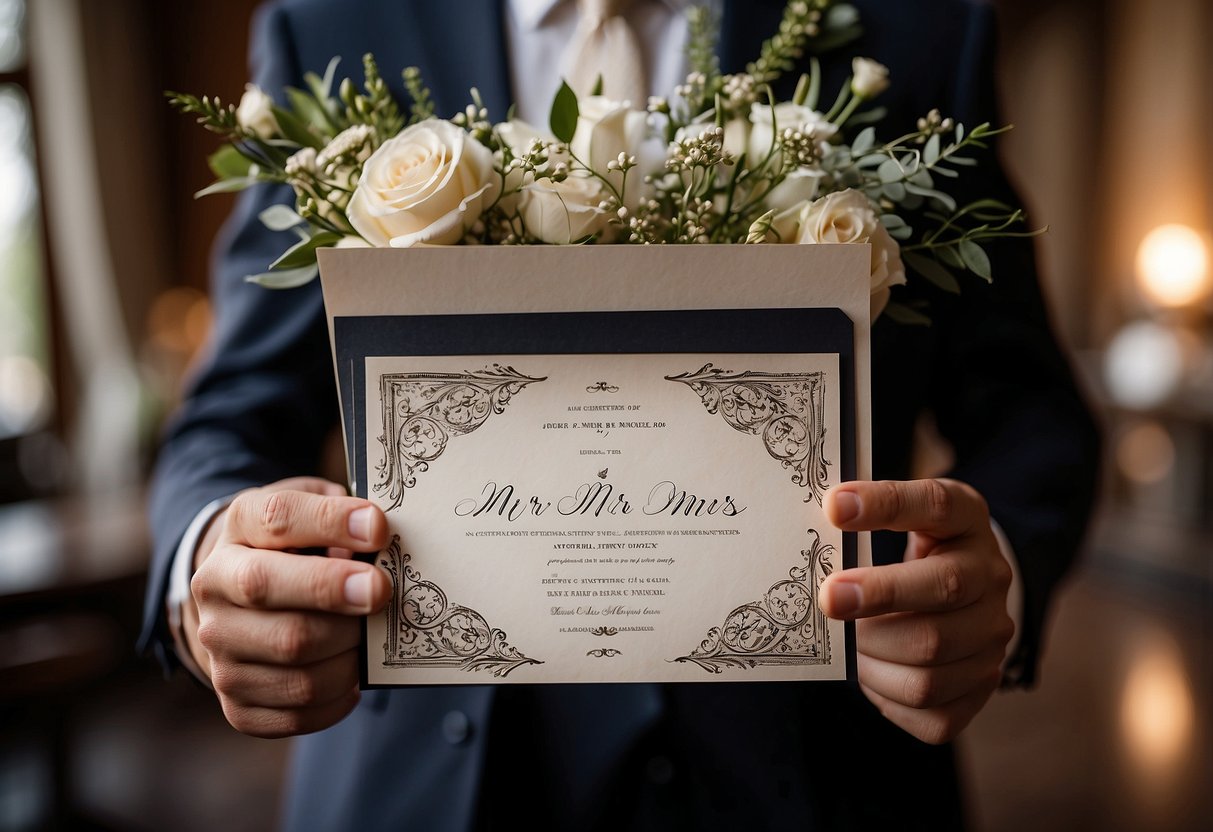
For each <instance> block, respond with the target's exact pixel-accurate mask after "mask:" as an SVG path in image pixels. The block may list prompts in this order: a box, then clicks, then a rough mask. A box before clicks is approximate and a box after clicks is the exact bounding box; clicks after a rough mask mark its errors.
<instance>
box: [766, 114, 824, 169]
mask: <svg viewBox="0 0 1213 832" xmlns="http://www.w3.org/2000/svg"><path fill="white" fill-rule="evenodd" d="M750 121H751V122H752V123H753V125H754V126H753V127H752V128H751V129H750V139H749V143H748V147H749V157H748V158H747V160H746V167H750V168H753V167H757V166H758V164H759V163H761V162H762V161H763V160H765V159H766V158H767V154H769V153H770V152H771V147H772V145H773V144H774V142H775V131H776V130H778V131H779V132H781V133H782V132H783V131H784V130H786V129H788V128H789V127H791V128H793V129H795V130H801V131H803V132H806V133H807V132H809V131H810V130H811V131H813V133H814V135H816V136H817V139H818V144H819V145H820V147H821V150H822V152H823V153H824V152H825V151H826V149H827V148H828V147H829V144H830V139H832V138H833V137H834V134H835V133H837V132H838V128H837V127H835V126H834V125H833V124H830V122H828V121H826V118H825V116H824V115H822V114H821V113H819V112H817V111H816V110H814V109H812V108H811V107H806V106H804V105H803V104H795V103H793V102H791V101H784V102H782V103H780V104H776V105H775V109H774V112H773V113H772V111H771V105H770V104H752V105H750Z"/></svg>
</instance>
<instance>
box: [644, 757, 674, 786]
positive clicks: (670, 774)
mask: <svg viewBox="0 0 1213 832" xmlns="http://www.w3.org/2000/svg"><path fill="white" fill-rule="evenodd" d="M644 774H645V776H646V777H648V779H649V782H650V783H652V784H653V785H655V786H665V785H667V784H668V783H670V781H672V780H673V779H674V763H673V762H672V761H671V760H670V758H669V757H666V756H665V755H663V754H658V755H657V756H656V757H652V758H650V759H649V761H648V763H647V764H646V765H645V767H644Z"/></svg>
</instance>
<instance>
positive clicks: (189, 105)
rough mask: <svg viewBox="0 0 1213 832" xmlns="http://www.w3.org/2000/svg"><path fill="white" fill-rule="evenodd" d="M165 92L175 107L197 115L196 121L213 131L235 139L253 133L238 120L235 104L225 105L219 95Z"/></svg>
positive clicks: (180, 110)
mask: <svg viewBox="0 0 1213 832" xmlns="http://www.w3.org/2000/svg"><path fill="white" fill-rule="evenodd" d="M164 94H165V96H167V97H168V103H169V105H170V106H172V107H173V109H175V110H177V111H178V112H181V113H186V114H187V115H195V116H197V117H198V118H197V119H196V121H197V122H198V123H199V124H201V125H202V126H203V127H205V128H206V129H207V130H210V131H211V132H212V133H218V134H219V135H221V136H223V137H224V138H227V139H231V140H233V141H238V140H240V139H245V138H248V137H250V136H251V135H252V134H251V133H250V132H249V131H247V130H245V129H244V128H243V127H241V126H240V122H239V121H237V120H236V105H235V104H226V105H225V104H224V103H223V102H222V101H220V100H219V98H218V97H215V98H210V97H208V96H205V95H204V96H202V97H201V98H199V97H198V96H196V95H190V94H188V93H183V92H173V91H171V90H168V91H166V92H165V93H164Z"/></svg>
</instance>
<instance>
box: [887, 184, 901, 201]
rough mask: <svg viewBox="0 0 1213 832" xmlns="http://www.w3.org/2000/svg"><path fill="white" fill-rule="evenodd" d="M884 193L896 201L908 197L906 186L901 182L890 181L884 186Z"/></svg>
mask: <svg viewBox="0 0 1213 832" xmlns="http://www.w3.org/2000/svg"><path fill="white" fill-rule="evenodd" d="M884 195H885V197H886V198H888V199H891V200H893V201H894V202H901V201H902V200H903V199H905V198H906V186H905V185H904V184H902V183H901V182H890V183H888V184H887V185H885V186H884Z"/></svg>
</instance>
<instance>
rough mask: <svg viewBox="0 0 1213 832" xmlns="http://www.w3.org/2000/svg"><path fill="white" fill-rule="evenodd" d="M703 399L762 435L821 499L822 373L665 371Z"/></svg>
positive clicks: (825, 464) (739, 426)
mask: <svg viewBox="0 0 1213 832" xmlns="http://www.w3.org/2000/svg"><path fill="white" fill-rule="evenodd" d="M665 378H666V381H677V382H681V383H683V384H685V385H687V386H688V387H690V388H691V389H692V390H693V391H695V393H696V394H697V395H698V396H699V398H700V399H702V400H703V405H704V407H705V408H707V411H708V413H719V414H720V415H721V416H723V417H724V420H725V421H726V422H727V423H728V424H729V425H730V426H731V427H732V428H734V429H735V430H739V431H741V432H742V433H749V434H752V435H754V436H761V437H762V443H763V445H764V446H765V447H766V449H767V453H768V454H770V455H771V457H772V458H773V459H777V460H779V462H780V463H782V465H783V467H784V468H791V469H792V482H794V483H796V484H797V485H799V486H800V487H801V488H808V489H809V496H808V497H807V498H805V502H806V503H807V502H809V501H810V500H816V501H817V503H818V504H820V503H821V498H822V496H823V495H824V494H825V491H826V488H827V487H828V485H829V481H828V473H827V469H828V468H829V466H830V462H829V461H828V460H827V459H826V458H825V433H826V429H825V373H822V372H816V373H761V372H754V371H750V370H746V371H743V372H740V373H733V372H730V371H728V370H721V369H719V368H716V367H713V366H712V365H711V364H705V365H703V367H701V368H700V369H698V370H696V371H695V372H693V373H681V374H679V375H676V376H666V377H665Z"/></svg>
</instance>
